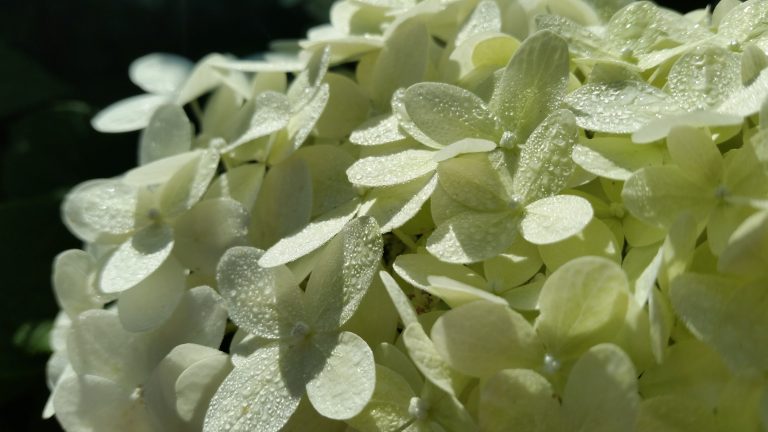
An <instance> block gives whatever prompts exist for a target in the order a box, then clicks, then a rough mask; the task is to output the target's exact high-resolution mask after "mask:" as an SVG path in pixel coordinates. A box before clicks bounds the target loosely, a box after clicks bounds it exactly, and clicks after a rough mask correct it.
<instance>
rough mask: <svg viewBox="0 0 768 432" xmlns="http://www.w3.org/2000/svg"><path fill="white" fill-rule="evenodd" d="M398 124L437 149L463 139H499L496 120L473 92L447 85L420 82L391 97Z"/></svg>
mask: <svg viewBox="0 0 768 432" xmlns="http://www.w3.org/2000/svg"><path fill="white" fill-rule="evenodd" d="M392 107H393V111H394V113H395V115H397V119H398V123H399V124H400V127H402V128H403V129H404V130H405V131H406V132H407V133H408V134H409V135H411V136H412V137H413V138H415V139H416V140H417V141H419V142H421V143H422V144H424V145H426V146H428V147H432V148H436V149H440V148H442V147H444V146H447V145H448V144H451V143H453V142H456V141H459V140H461V139H464V138H479V139H485V140H488V141H492V142H498V141H499V139H501V136H502V133H503V130H502V128H501V125H500V124H499V119H498V118H497V117H496V116H495V115H494V114H492V113H491V112H490V111H488V108H487V106H486V104H485V102H483V100H482V99H480V98H479V97H478V96H476V95H475V94H474V93H472V92H470V91H467V90H464V89H463V88H461V87H456V86H453V85H450V84H444V83H433V82H424V83H419V84H415V85H412V86H411V87H408V89H407V90H405V91H404V92H403V93H402V94H398V96H397V97H396V98H395V99H394V100H393V104H392Z"/></svg>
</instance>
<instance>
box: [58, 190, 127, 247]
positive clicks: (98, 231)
mask: <svg viewBox="0 0 768 432" xmlns="http://www.w3.org/2000/svg"><path fill="white" fill-rule="evenodd" d="M137 205H138V191H137V190H136V188H134V187H132V186H129V185H127V184H125V183H123V182H121V181H119V180H90V181H87V182H85V183H81V184H79V185H77V186H76V187H75V188H74V189H72V190H71V191H70V192H69V193H68V194H67V196H66V197H65V198H64V203H63V204H62V206H61V216H62V219H63V221H64V224H65V225H66V226H67V228H68V229H69V231H70V232H71V233H72V234H74V235H75V236H77V237H78V238H80V239H81V240H83V241H87V242H93V241H97V240H99V239H101V238H104V237H106V238H107V239H109V238H114V237H117V238H119V237H120V236H125V235H126V234H129V233H130V232H131V231H132V230H133V229H134V223H135V221H134V211H135V209H136V206H137Z"/></svg>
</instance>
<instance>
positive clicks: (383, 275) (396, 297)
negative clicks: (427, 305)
mask: <svg viewBox="0 0 768 432" xmlns="http://www.w3.org/2000/svg"><path fill="white" fill-rule="evenodd" d="M379 278H380V279H381V281H382V283H384V288H386V290H387V294H389V298H390V299H391V300H392V303H393V304H394V305H395V309H397V313H398V315H400V319H401V320H402V321H403V325H404V326H405V327H408V326H409V325H411V324H418V323H419V319H418V317H417V316H416V310H415V309H414V308H413V305H412V304H411V301H410V300H409V299H408V297H407V296H406V295H405V293H404V292H403V290H402V289H401V288H400V285H398V284H397V282H396V281H395V279H394V278H393V277H392V276H390V275H389V273H387V272H385V271H383V270H382V271H380V272H379Z"/></svg>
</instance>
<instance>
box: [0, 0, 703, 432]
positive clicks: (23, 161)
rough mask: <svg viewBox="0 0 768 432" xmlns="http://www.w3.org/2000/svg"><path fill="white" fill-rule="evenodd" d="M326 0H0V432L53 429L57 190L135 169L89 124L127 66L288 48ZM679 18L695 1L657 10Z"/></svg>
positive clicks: (119, 147) (113, 94) (124, 81)
mask: <svg viewBox="0 0 768 432" xmlns="http://www.w3.org/2000/svg"><path fill="white" fill-rule="evenodd" d="M327 4H328V1H325V0H294V1H289V0H282V1H280V0H230V1H227V2H216V1H211V0H109V1H105V0H64V1H62V0H28V1H22V0H19V1H13V0H0V430H2V431H35V432H37V431H41V432H45V431H57V430H60V428H59V426H58V425H57V423H56V421H55V420H48V421H43V420H41V419H40V413H41V412H42V408H43V405H44V404H45V400H46V398H47V397H48V389H47V388H46V384H45V362H46V360H47V357H48V355H49V351H48V344H47V335H48V330H49V329H50V325H51V320H52V318H53V317H54V316H55V314H56V312H57V310H58V307H57V306H56V303H55V301H54V298H53V295H52V292H51V288H50V271H51V262H52V260H53V257H54V256H55V255H56V254H57V253H59V252H61V251H63V250H65V249H69V248H76V247H79V243H78V241H77V240H76V239H75V238H73V237H72V236H71V235H69V233H68V232H67V231H66V229H65V228H64V226H63V225H62V224H61V222H60V220H59V205H60V202H61V199H62V197H63V196H64V194H65V193H66V191H67V190H68V189H69V188H71V187H72V186H74V185H76V184H77V183H79V182H82V181H84V180H87V179H92V178H105V177H112V176H115V175H118V174H120V173H122V172H124V171H126V170H127V169H129V168H131V167H133V166H135V164H136V142H137V137H138V134H136V133H129V134H109V135H107V134H99V133H97V132H95V131H93V130H91V128H90V125H89V120H90V118H91V117H92V116H93V115H94V114H95V113H96V112H98V110H99V109H101V108H103V107H105V106H106V105H108V104H109V103H111V102H114V101H116V100H119V99H122V98H124V97H128V96H132V95H135V94H139V93H140V92H141V91H140V90H139V89H138V88H136V87H135V86H133V84H132V83H131V82H130V81H129V80H128V76H127V68H128V64H129V63H130V62H131V61H132V60H133V59H135V58H137V57H139V56H141V55H143V54H146V53H148V52H154V51H161V52H171V53H176V54H181V55H183V56H186V57H187V58H190V59H192V60H197V59H199V58H201V57H202V56H203V55H205V54H207V53H209V52H213V51H217V52H225V53H232V54H235V55H238V56H243V55H249V54H254V53H256V52H259V51H263V50H266V49H267V44H268V42H269V41H270V40H275V39H285V38H299V37H301V36H302V35H303V34H304V32H305V31H306V29H307V28H309V27H310V26H311V25H314V24H316V23H318V22H322V21H325V20H326V18H325V16H326V15H325V13H324V12H323V10H324V8H325V6H326V5H327ZM666 4H667V6H669V7H673V8H676V9H679V10H689V9H692V8H693V7H695V6H697V5H703V4H704V2H703V1H699V2H696V3H688V4H682V3H673V2H671V1H667V2H666Z"/></svg>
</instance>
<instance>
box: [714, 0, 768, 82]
mask: <svg viewBox="0 0 768 432" xmlns="http://www.w3.org/2000/svg"><path fill="white" fill-rule="evenodd" d="M721 3H722V2H721ZM766 67H768V55H766V54H765V51H763V50H762V49H760V48H759V47H758V46H757V45H754V44H748V45H747V46H745V47H744V52H743V53H742V55H741V82H742V83H744V85H749V84H751V83H752V81H754V80H755V79H756V78H757V77H758V76H759V75H760V72H762V70H763V69H765V68H766Z"/></svg>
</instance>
